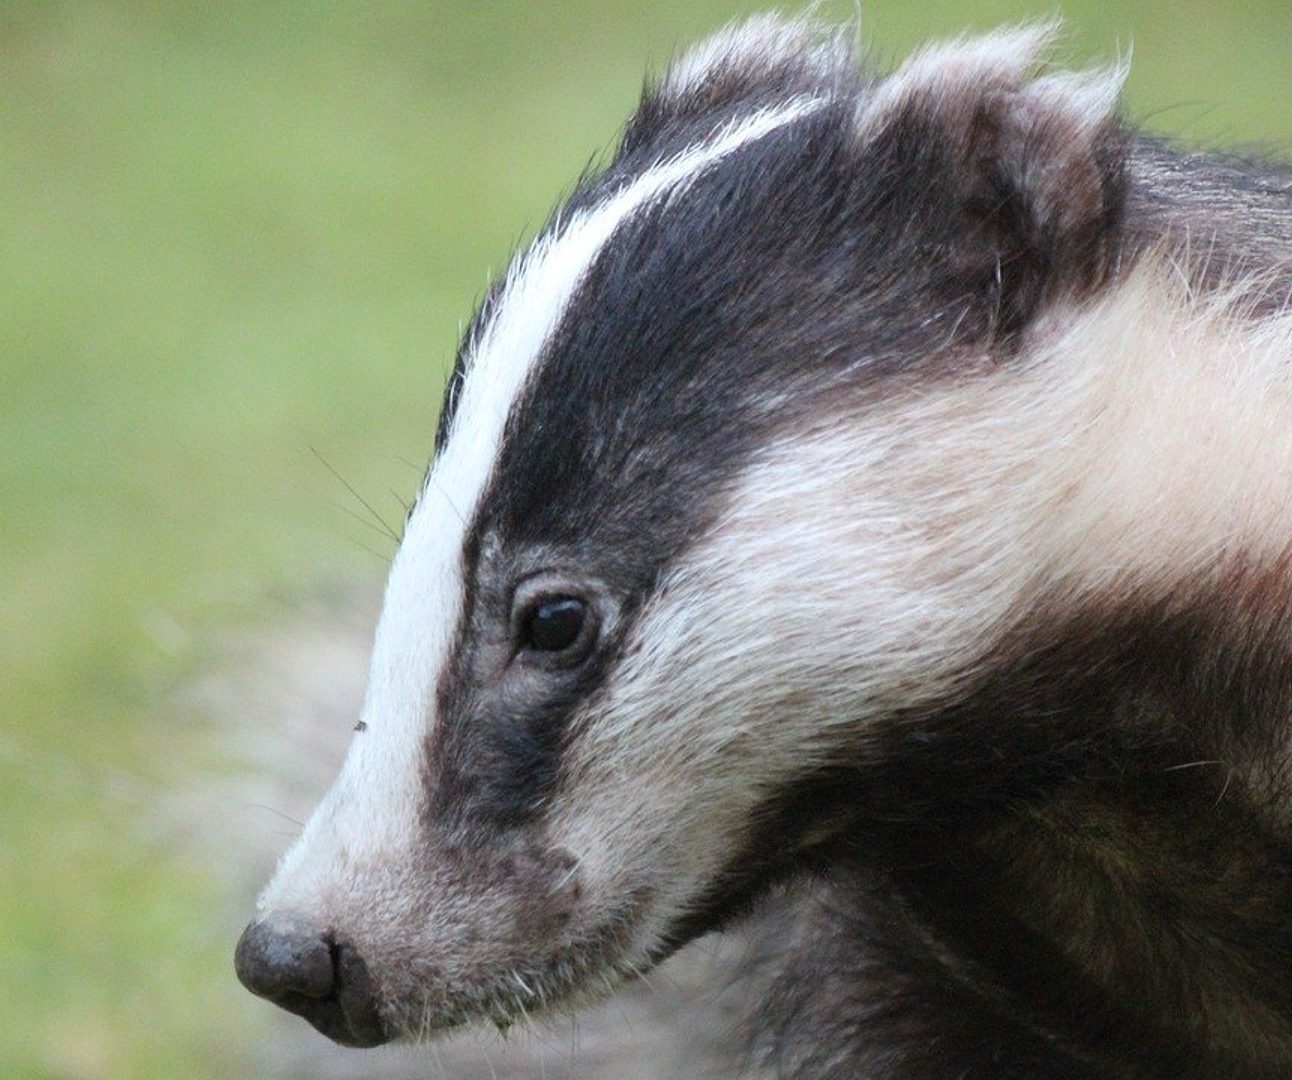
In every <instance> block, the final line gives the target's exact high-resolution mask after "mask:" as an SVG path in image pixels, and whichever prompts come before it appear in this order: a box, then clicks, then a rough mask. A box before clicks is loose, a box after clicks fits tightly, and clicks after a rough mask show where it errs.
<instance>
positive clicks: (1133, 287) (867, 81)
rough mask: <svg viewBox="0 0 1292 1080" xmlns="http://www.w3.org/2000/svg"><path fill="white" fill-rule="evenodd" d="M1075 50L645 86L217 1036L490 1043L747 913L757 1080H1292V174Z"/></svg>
mask: <svg viewBox="0 0 1292 1080" xmlns="http://www.w3.org/2000/svg"><path fill="white" fill-rule="evenodd" d="M1056 33H1057V28H1056V26H1055V25H1053V24H1052V23H1041V24H1028V25H1024V26H1021V27H1013V28H1007V29H1004V30H1000V31H997V32H995V33H990V34H987V35H986V36H978V37H966V38H961V39H957V40H953V41H950V42H946V43H942V44H936V45H932V46H928V47H925V48H923V49H921V50H919V51H917V52H916V53H914V55H912V56H911V57H910V58H909V59H907V60H906V61H905V62H904V63H902V64H900V65H899V66H897V67H896V68H895V69H894V70H892V71H890V72H888V73H879V72H875V71H873V70H869V69H868V68H867V67H866V65H864V64H863V63H862V62H861V61H860V60H859V58H858V56H857V50H856V49H855V47H854V45H853V38H854V36H855V35H854V34H853V33H852V32H851V31H850V30H847V29H842V30H838V29H832V28H828V27H827V28H823V27H821V26H818V25H814V24H813V23H811V22H809V21H805V20H802V19H798V20H794V19H788V20H787V19H782V18H779V17H771V16H767V17H759V18H755V19H753V20H752V21H749V22H746V23H743V24H740V25H738V26H735V27H733V28H729V29H727V30H725V31H723V32H721V33H719V34H718V35H717V36H716V37H713V38H711V39H710V40H708V41H707V42H705V43H704V44H702V45H700V46H699V47H698V48H697V49H696V50H694V51H693V52H691V53H690V54H689V55H686V56H685V57H683V58H682V59H680V60H678V61H677V62H675V63H674V64H673V65H672V66H671V67H669V68H668V70H667V71H666V73H665V74H664V75H663V76H662V78H660V79H659V80H657V81H656V82H655V83H653V84H652V85H650V86H649V87H648V89H647V91H646V92H645V94H644V96H643V99H642V101H641V104H640V107H639V108H638V109H637V111H636V113H635V115H634V116H633V117H632V118H631V120H630V121H629V123H628V125H627V127H626V129H625V131H624V134H623V136H622V140H621V141H620V143H619V144H618V147H617V150H616V152H615V153H614V155H613V158H612V159H611V160H610V161H609V162H608V164H606V165H605V167H604V168H602V169H601V170H600V171H598V172H596V173H595V174H592V175H588V176H586V177H584V178H583V179H582V180H581V181H580V183H579V184H578V186H577V187H576V189H575V190H574V191H573V193H572V194H571V195H570V197H569V198H568V199H567V200H566V201H565V203H564V204H563V205H562V206H561V207H560V208H559V210H557V211H556V213H555V214H554V215H553V216H552V218H551V220H550V221H549V222H548V224H547V225H546V226H545V227H544V228H543V229H542V230H541V231H540V232H539V234H538V236H537V238H536V239H535V240H534V242H533V243H532V244H531V245H530V246H529V248H528V250H526V251H525V252H524V253H523V254H521V255H519V256H518V257H517V258H516V259H515V260H514V262H513V263H512V264H511V266H510V268H509V269H508V270H507V271H506V273H505V274H504V275H503V276H502V277H501V278H499V279H498V280H497V281H496V282H495V283H494V284H493V285H492V287H491V288H490V289H489V290H488V292H487V294H486V295H485V297H484V299H483V302H482V304H481V306H480V308H479V311H478V312H477V314H476V316H475V318H474V320H473V321H472V323H471V324H470V326H469V328H468V329H467V332H466V334H465V337H464V340H463V343H462V345H461V349H460V351H459V353H458V355H457V358H456V363H455V365H454V367H453V370H452V374H451V376H450V378H449V381H448V384H447V390H446V393H445V397H444V403H443V410H442V415H441V419H440V421H439V427H438V432H437V436H436V451H435V455H434V460H433V462H432V465H431V467H430V469H429V471H428V473H427V474H426V477H425V480H424V482H423V484H422V486H421V490H420V492H419V495H418V498H417V500H416V503H415V505H414V507H413V509H412V511H411V512H410V514H409V518H408V520H407V523H406V528H405V534H404V537H403V540H402V543H401V546H400V549H399V551H398V553H397V556H396V558H395V559H394V562H393V565H392V567H391V572H390V577H389V582H388V587H387V593H386V597H385V602H384V608H383V613H382V615H381V618H380V621H379V625H378V628H377V632H376V640H375V644H374V648H373V655H372V661H371V672H370V680H369V685H368V689H367V694H366V698H365V702H364V706H363V711H362V716H361V719H360V721H359V723H358V725H357V734H356V735H355V736H354V738H353V743H352V746H351V749H350V751H349V753H348V757H347V759H346V762H345V764H344V767H343V769H342V771H341V774H340V776H339V778H338V779H337V781H336V783H335V785H334V787H333V788H332V790H331V791H330V793H329V794H328V795H327V797H326V798H325V800H324V801H323V802H322V804H321V805H320V806H319V808H318V810H317V811H316V812H315V814H314V815H313V817H312V818H311V819H310V821H309V822H308V824H307V826H306V827H305V828H304V830H303V833H302V835H301V836H300V837H299V839H298V841H297V843H296V844H295V846H294V847H293V848H292V849H291V850H290V852H289V853H288V854H287V855H286V856H285V857H284V858H283V860H282V861H281V863H280V865H279V867H278V869H277V872H276V874H275V875H274V877H273V880H272V881H271V883H270V884H269V886H268V887H267V888H266V889H265V891H264V893H263V895H262V896H261V898H260V901H259V906H258V914H257V917H256V919H255V921H254V922H252V923H251V924H250V926H248V928H247V929H246V931H245V932H244V934H243V936H242V938H241V940H240V942H239V944H238V948H237V954H236V968H237V973H238V975H239V977H240V978H241V980H242V982H243V983H245V984H246V986H247V987H248V988H249V989H250V990H252V991H253V992H254V993H256V994H259V995H261V996H263V997H265V998H268V999H269V1000H270V1001H272V1002H274V1003H276V1004H278V1005H280V1006H282V1007H284V1008H286V1009H288V1010H290V1011H292V1012H294V1013H298V1014H300V1015H301V1016H303V1017H304V1018H305V1019H306V1020H308V1021H309V1022H310V1023H311V1024H313V1025H314V1026H315V1027H316V1028H317V1029H319V1030H320V1031H321V1032H323V1033H324V1034H325V1035H328V1036H330V1037H331V1038H332V1039H334V1040H336V1041H337V1042H339V1043H343V1044H347V1045H351V1046H373V1045H376V1044H379V1043H383V1042H386V1041H389V1040H395V1039H402V1040H413V1039H419V1038H423V1037H429V1036H433V1035H435V1034H436V1033H439V1032H442V1031H445V1030H447V1029H450V1028H454V1027H457V1026H459V1025H465V1024H472V1023H480V1022H492V1023H494V1024H497V1025H499V1026H500V1027H502V1028H506V1026H508V1025H510V1024H512V1023H513V1022H517V1021H522V1022H523V1021H525V1020H527V1019H530V1018H535V1017H542V1016H550V1015H552V1014H555V1013H559V1012H561V1011H565V1010H571V1009H574V1008H577V1007H578V1005H579V1004H580V1003H581V1002H584V1001H587V1000H590V999H592V998H594V997H596V996H598V995H601V994H603V993H604V992H606V991H607V990H608V989H609V988H612V987H614V986H616V985H618V984H620V983H621V982H624V981H626V980H631V979H634V978H636V977H637V976H639V975H641V974H643V973H644V972H647V971H648V970H649V969H650V968H652V966H654V965H655V964H657V963H659V962H660V961H661V960H662V959H663V958H665V957H667V956H668V955H670V954H671V953H673V952H674V951H675V950H677V949H679V948H680V947H681V946H683V945H685V944H686V943H688V942H690V941H692V940H693V939H695V938H696V937H697V936H699V935H701V934H703V933H706V932H708V931H710V930H714V929H716V928H722V927H726V926H729V925H732V924H733V922H734V921H735V920H737V919H740V918H741V917H742V916H744V915H745V914H747V913H748V912H749V911H751V910H752V909H754V908H756V907H759V906H760V905H761V907H762V909H764V910H765V909H767V908H769V907H770V908H771V909H772V910H774V911H776V912H778V913H779V921H778V922H777V923H776V925H777V927H778V929H777V931H776V933H775V934H773V935H770V936H769V937H768V938H767V939H766V940H765V941H764V942H763V944H762V946H761V947H760V948H759V949H758V950H757V957H756V958H755V960H754V961H753V962H751V968H750V972H749V975H748V977H749V979H750V980H751V985H752V986H754V987H755V990H754V991H753V992H752V993H751V994H750V998H751V1015H750V1018H749V1022H748V1030H749V1037H750V1047H751V1049H750V1054H751V1056H750V1058H749V1062H750V1063H753V1064H756V1065H759V1066H761V1067H763V1068H766V1069H767V1070H769V1071H770V1072H772V1073H773V1074H774V1075H780V1076H785V1077H799V1078H808V1077H813V1078H815V1077H885V1078H890V1077H896V1078H911V1080H914V1078H947V1077H993V1078H995V1077H1146V1078H1147V1077H1207V1078H1218V1077H1240V1076H1241V1077H1258V1076H1288V1075H1292V777H1290V776H1289V762H1292V748H1290V747H1289V742H1290V740H1292V724H1290V723H1289V719H1290V717H1292V314H1289V303H1288V301H1289V292H1290V290H1292V263H1290V261H1289V254H1290V253H1292V173H1289V172H1288V171H1286V170H1281V169H1280V168H1279V167H1278V166H1275V165H1270V164H1260V163H1254V162H1251V161H1245V160H1241V159H1239V158H1236V157H1226V156H1220V155H1213V154H1204V153H1196V152H1183V151H1181V150H1178V149H1175V148H1173V147H1172V146H1170V145H1168V144H1167V143H1166V142H1164V141H1162V140H1160V139H1157V138H1154V137H1152V136H1149V135H1146V134H1143V133H1140V132H1137V131H1136V130H1134V129H1133V128H1132V127H1131V126H1130V125H1129V124H1127V123H1126V122H1125V121H1124V120H1123V119H1122V118H1121V117H1120V114H1119V106H1118V100H1119V93H1120V87H1121V84H1122V80H1123V77H1124V75H1125V65H1124V64H1122V63H1118V64H1115V65H1113V66H1111V67H1108V68H1105V69H1099V70H1094V71H1078V72H1071V71H1062V70H1055V69H1054V68H1053V67H1052V66H1050V65H1049V64H1048V63H1047V58H1048V57H1049V56H1050V55H1051V50H1052V45H1053V41H1054V38H1055V35H1056ZM733 1069H734V1066H733Z"/></svg>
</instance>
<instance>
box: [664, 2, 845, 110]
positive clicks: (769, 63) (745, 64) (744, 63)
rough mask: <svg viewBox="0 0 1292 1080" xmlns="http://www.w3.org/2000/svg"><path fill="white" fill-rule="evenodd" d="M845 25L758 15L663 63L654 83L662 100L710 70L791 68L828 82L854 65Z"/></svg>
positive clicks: (700, 81) (699, 81) (697, 83)
mask: <svg viewBox="0 0 1292 1080" xmlns="http://www.w3.org/2000/svg"><path fill="white" fill-rule="evenodd" d="M850 39H851V31H850V29H849V28H848V27H846V26H845V27H839V28H835V27H831V26H827V25H825V24H823V23H820V22H817V21H816V20H815V19H814V18H812V15H811V11H810V10H809V12H808V14H806V15H802V16H799V17H797V18H785V17H784V16H781V15H775V14H771V13H764V14H761V15H753V16H751V17H750V18H748V19H744V20H741V21H739V22H733V23H729V24H728V25H727V26H725V27H723V28H722V29H721V30H719V31H717V32H716V33H714V34H712V35H710V36H709V37H708V38H706V39H705V40H704V41H702V42H700V43H699V44H698V45H696V46H694V47H693V48H692V49H690V50H689V51H688V52H687V53H685V54H684V55H683V56H682V57H681V58H680V59H678V60H675V61H674V62H673V63H672V64H670V65H669V68H668V70H667V71H666V72H665V73H664V78H663V79H662V80H661V82H660V93H662V94H663V95H664V96H665V97H683V96H685V95H686V94H688V93H691V92H694V91H696V90H697V89H699V88H700V87H702V86H703V85H704V83H705V82H706V80H708V79H709V78H710V77H711V76H712V75H713V74H714V73H715V72H718V71H723V70H725V69H728V68H731V69H737V68H739V69H742V70H748V71H751V72H757V71H760V70H761V71H766V70H769V69H775V68H778V67H780V66H782V65H786V64H794V65H796V66H798V67H799V68H800V69H802V70H804V71H805V72H813V73H815V74H817V75H818V76H820V77H822V78H828V77H830V76H831V74H832V73H833V72H836V71H838V70H839V69H840V68H841V67H851V66H852V65H853V64H854V55H855V49H854V47H853V46H852V44H850Z"/></svg>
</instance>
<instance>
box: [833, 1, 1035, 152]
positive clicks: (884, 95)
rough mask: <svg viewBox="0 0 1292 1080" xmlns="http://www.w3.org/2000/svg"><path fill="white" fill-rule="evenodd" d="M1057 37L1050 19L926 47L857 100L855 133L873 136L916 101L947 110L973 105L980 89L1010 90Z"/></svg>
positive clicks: (1031, 68) (1025, 76)
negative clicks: (886, 122) (965, 102)
mask: <svg viewBox="0 0 1292 1080" xmlns="http://www.w3.org/2000/svg"><path fill="white" fill-rule="evenodd" d="M1058 32H1059V23H1058V22H1057V21H1054V20H1051V21H1045V22H1037V23H1029V24H1026V25H1023V26H1016V27H1007V28H1005V29H1001V30H997V31H995V32H994V33H990V34H982V35H980V36H977V37H963V38H956V39H953V40H951V41H942V42H937V43H935V44H932V45H926V46H925V47H924V48H922V49H920V50H919V51H917V52H915V53H913V54H912V55H911V56H910V58H909V59H907V60H906V61H905V62H904V63H903V64H902V65H901V66H900V67H899V68H898V69H897V70H896V71H894V72H893V73H892V74H891V75H889V76H888V77H887V78H886V79H884V80H883V81H882V82H880V83H879V85H878V86H876V87H875V89H874V91H873V93H870V94H867V95H866V96H865V97H864V98H863V99H862V101H861V104H860V107H859V112H858V130H859V131H860V132H861V134H862V136H863V137H865V136H867V135H870V134H873V133H874V132H876V131H877V130H879V129H880V128H882V127H883V125H884V123H885V121H887V120H888V119H889V118H890V117H892V116H893V115H895V114H897V113H899V112H901V111H902V110H904V109H905V108H907V107H909V106H910V105H911V104H912V103H914V102H916V101H917V100H920V99H923V100H924V101H926V102H928V103H929V104H930V105H936V106H937V107H938V108H947V107H954V106H955V105H957V104H958V103H960V102H962V101H964V100H966V99H969V100H978V95H980V94H981V93H982V91H983V90H984V89H994V88H1001V89H1006V88H1008V89H1013V88H1016V87H1018V86H1019V85H1020V84H1022V83H1023V82H1024V80H1025V79H1026V78H1027V76H1028V75H1029V74H1030V73H1031V72H1032V71H1033V70H1034V69H1035V68H1036V66H1037V65H1038V63H1039V62H1040V60H1041V57H1042V56H1043V55H1044V53H1045V50H1046V49H1047V48H1048V47H1049V46H1050V45H1051V43H1052V42H1053V41H1054V39H1055V37H1056V35H1057V34H1058Z"/></svg>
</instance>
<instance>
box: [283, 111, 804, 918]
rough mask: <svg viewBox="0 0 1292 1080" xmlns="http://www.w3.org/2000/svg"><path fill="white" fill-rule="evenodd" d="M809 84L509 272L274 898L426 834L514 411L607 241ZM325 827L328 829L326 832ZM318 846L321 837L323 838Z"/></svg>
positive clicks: (586, 217) (784, 115) (772, 119)
mask: <svg viewBox="0 0 1292 1080" xmlns="http://www.w3.org/2000/svg"><path fill="white" fill-rule="evenodd" d="M822 103H823V99H820V98H813V97H801V98H796V99H792V100H791V101H789V102H787V103H785V104H782V105H780V106H778V107H776V108H772V109H766V110H763V111H760V112H757V113H753V114H751V115H749V116H747V117H744V118H741V119H739V120H735V121H732V122H731V123H729V124H727V125H726V126H725V127H723V128H721V129H720V130H719V131H718V132H717V133H716V134H715V135H714V137H713V138H712V139H710V140H709V141H708V142H705V143H701V144H698V145H696V146H694V147H691V148H690V149H688V150H686V151H684V152H682V153H680V154H678V155H677V156H675V157H672V158H669V159H667V160H665V161H662V162H660V163H658V164H656V165H655V166H654V167H653V168H651V169H650V170H649V171H647V172H646V173H644V174H643V175H641V176H640V177H638V178H637V179H636V180H633V181H632V182H631V183H628V184H627V185H626V186H625V187H624V188H622V189H621V190H619V191H618V192H616V193H614V194H613V195H611V196H609V197H608V198H607V199H606V200H605V201H604V202H601V203H600V204H598V205H596V206H593V207H591V208H589V209H587V210H584V211H581V212H580V213H578V214H576V215H574V216H573V217H571V218H570V220H569V221H568V222H566V223H565V224H564V225H563V226H561V227H558V228H557V229H555V230H554V231H553V232H552V234H550V235H549V236H547V237H544V238H543V239H541V240H540V241H539V242H538V243H537V244H535V246H534V247H533V248H532V249H531V250H530V251H529V252H528V254H526V255H525V257H524V258H523V259H522V260H521V261H520V262H519V263H517V264H516V266H515V267H514V268H513V270H512V271H511V272H510V273H509V274H508V277H507V280H506V284H505V287H504V289H503V293H502V296H501V298H500V299H499V301H498V304H497V307H496V313H495V315H494V317H493V319H492V320H491V321H490V322H489V324H488V325H487V326H486V327H485V328H484V331H483V332H482V333H481V335H480V337H479V340H478V341H477V342H476V343H475V346H474V348H473V349H472V352H471V355H470V356H469V357H468V360H467V364H466V371H465V376H464V379H463V385H462V389H461V396H460V399H459V402H458V407H457V411H456V412H455V414H454V417H453V420H452V423H451V425H450V427H449V432H448V437H447V439H446V440H445V444H444V449H443V450H442V452H441V453H440V454H439V455H438V457H437V458H436V461H435V464H434V467H433V469H432V471H431V473H430V475H429V476H428V478H427V482H426V485H425V489H424V491H423V493H422V498H421V499H420V501H419V503H418V505H417V507H416V509H415V510H414V512H413V514H412V517H411V518H410V520H409V522H408V527H407V529H406V531H405V535H404V541H403V544H402V545H401V548H400V550H399V552H398V554H397V555H396V558H395V561H394V563H393V565H392V566H391V572H390V579H389V581H388V583H387V587H386V599H385V606H384V610H383V612H382V616H381V621H380V623H379V625H378V628H377V636H376V641H375V643H374V646H373V656H372V666H371V670H370V672H369V681H368V691H367V696H366V698H365V701H364V707H363V720H364V723H365V725H366V730H365V731H364V733H363V734H362V735H360V736H359V737H358V738H356V739H355V740H354V742H353V743H352V745H351V748H350V753H349V755H348V757H347V758H346V762H345V765H344V767H343V769H342V772H341V776H340V777H339V778H338V780H337V782H336V783H335V784H334V785H333V788H332V790H331V792H329V794H328V797H327V798H326V799H325V800H324V802H323V803H322V805H320V807H319V808H318V810H317V811H315V813H314V815H313V817H312V818H311V819H310V822H309V824H308V826H307V827H306V829H305V832H304V834H303V835H302V836H301V839H300V840H299V841H298V843H297V844H296V846H295V847H294V848H293V849H292V851H291V852H289V853H288V855H287V856H286V857H285V859H284V860H283V863H282V865H281V867H280V868H279V872H278V874H277V875H276V876H275V878H274V881H273V882H271V883H270V885H269V887H268V888H267V889H266V891H265V894H264V895H263V896H262V898H261V908H262V909H266V908H269V907H280V906H290V905H292V904H297V905H300V904H308V903H309V902H310V898H311V897H314V896H316V895H317V894H318V893H319V892H320V891H321V890H323V889H325V888H326V887H327V886H328V885H329V883H331V884H332V885H333V886H334V887H335V884H336V882H335V880H334V879H335V878H336V876H337V873H338V872H341V873H343V872H344V870H343V868H341V867H338V866H337V865H336V864H335V862H334V860H336V859H337V858H339V854H338V853H339V852H341V851H342V850H344V851H345V852H347V853H348V857H349V858H350V859H354V858H355V857H356V856H359V857H361V858H362V857H363V856H364V854H365V853H366V856H367V857H368V858H373V859H381V858H383V857H384V856H392V857H398V853H399V852H401V851H407V850H409V848H410V847H411V846H412V845H413V844H414V843H415V842H416V835H415V834H416V830H417V827H418V815H417V808H418V806H419V805H420V801H421V799H420V791H419V788H420V783H421V781H420V775H419V774H420V766H421V757H422V749H421V747H422V744H423V741H424V739H425V736H426V734H427V731H428V729H429V727H430V725H431V724H432V723H433V717H434V712H435V706H434V696H435V686H436V681H437V679H438V677H439V674H440V672H441V670H442V669H443V667H444V665H445V664H446V662H447V660H448V657H449V655H450V650H451V648H452V643H453V636H454V633H455V630H456V627H457V624H458V622H459V620H460V618H461V614H462V597H463V594H464V591H465V582H464V581H463V580H462V565H461V560H462V551H463V544H464V541H465V539H466V534H467V528H468V524H467V523H468V522H469V521H471V520H472V518H473V517H474V516H475V514H476V512H477V509H478V504H479V501H480V498H481V496H482V494H483V492H484V490H485V487H486V484H487V482H488V480H489V476H490V473H491V470H492V468H493V464H494V461H495V460H496V458H497V456H498V452H499V448H500V446H501V443H502V437H503V429H504V426H505V424H506V420H507V416H508V414H509V413H510V411H511V409H512V408H513V406H514V404H515V402H516V399H517V398H518V396H519V395H520V393H521V390H522V388H523V387H524V385H525V383H526V380H527V379H528V378H529V377H530V375H531V373H532V372H533V371H534V369H535V367H536V366H537V365H538V363H539V360H540V358H541V356H542V354H543V349H544V346H545V345H546V343H547V341H548V340H549V339H550V337H551V336H552V334H553V332H554V331H555V329H556V328H557V326H558V325H559V324H560V322H561V319H562V318H563V316H564V314H565V312H566V309H567V308H568V306H569V304H570V302H571V300H572V299H573V297H574V295H575V293H576V291H577V289H578V287H579V285H580V283H581V282H582V280H583V278H584V276H585V275H586V273H587V271H588V269H589V267H590V266H591V265H592V264H593V262H594V261H595V259H596V257H597V255H598V253H599V252H600V251H601V250H602V248H603V247H604V246H605V245H606V243H607V242H608V241H609V240H610V238H611V237H612V236H613V235H614V234H615V231H616V230H617V229H618V228H619V227H620V226H621V225H622V224H623V223H624V222H625V221H627V220H628V219H629V218H630V217H631V216H632V215H633V214H635V213H636V212H637V211H639V210H641V209H643V208H645V207H647V206H649V205H650V204H652V203H653V202H655V201H656V200H658V199H660V198H662V197H664V196H665V195H670V194H676V193H677V192H679V191H681V190H685V188H686V186H687V184H689V183H690V182H691V181H692V180H694V179H695V178H696V177H697V176H699V175H700V174H701V173H703V172H704V171H705V170H706V169H708V168H709V167H711V166H712V165H714V164H716V163H717V162H719V161H721V160H722V159H723V158H724V157H726V156H727V155H729V154H731V153H732V152H734V151H736V150H738V149H740V148H741V147H742V146H745V145H747V144H749V143H752V142H754V141H755V140H757V139H760V138H762V137H763V136H765V135H767V134H769V133H771V132H773V131H775V130H777V129H778V128H781V127H783V126H785V125H787V124H789V123H792V122H793V121H795V120H797V119H799V118H800V117H803V116H805V115H807V114H808V113H810V112H812V111H813V110H815V109H816V108H818V107H819V106H820V105H821V104H822ZM320 833H326V834H328V836H327V837H326V840H323V839H320V838H319V834H320ZM314 849H318V850H314Z"/></svg>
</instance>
